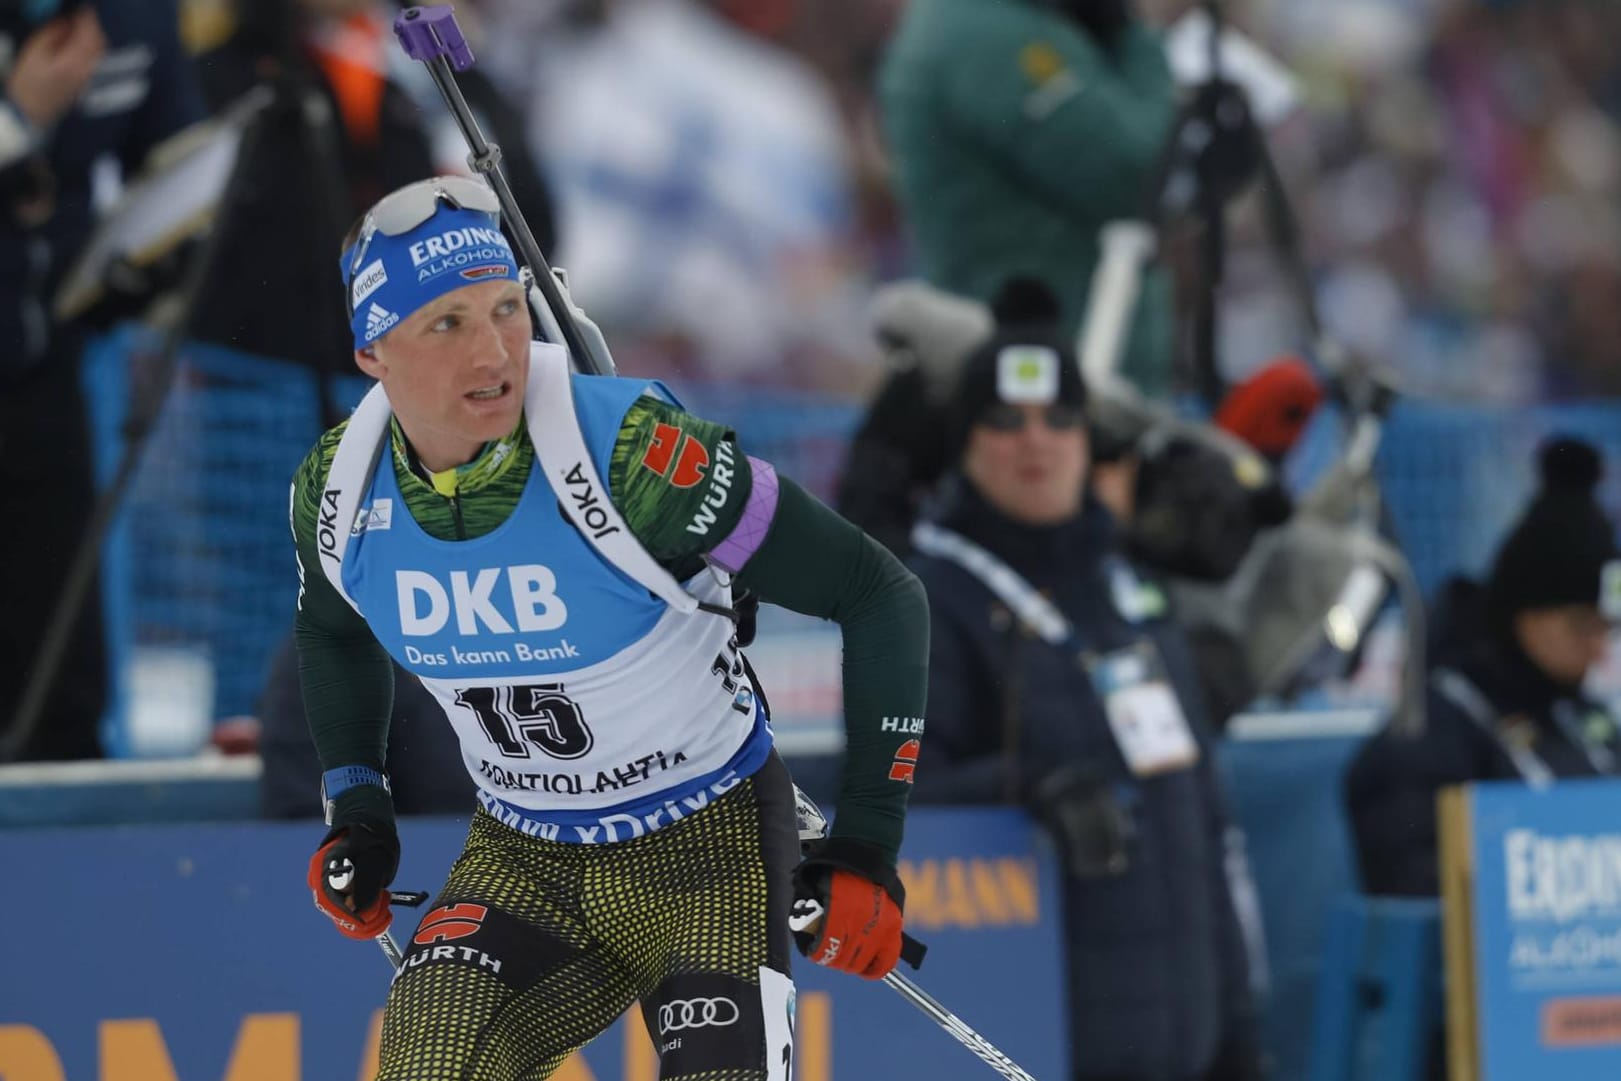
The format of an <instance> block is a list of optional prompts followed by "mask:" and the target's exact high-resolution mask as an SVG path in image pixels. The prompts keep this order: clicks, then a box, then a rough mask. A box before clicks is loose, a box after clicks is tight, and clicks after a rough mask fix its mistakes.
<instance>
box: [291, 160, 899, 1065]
mask: <svg viewBox="0 0 1621 1081" xmlns="http://www.w3.org/2000/svg"><path fill="white" fill-rule="evenodd" d="M501 224H502V223H501V217H500V214H499V211H498V204H497V202H496V200H495V199H494V196H493V195H492V193H491V192H490V191H489V189H488V188H486V187H485V186H484V185H483V184H482V183H481V182H478V181H471V180H461V179H456V178H441V179H437V180H430V181H423V182H420V183H418V184H414V185H411V186H408V187H406V188H403V189H401V190H399V191H397V192H395V193H393V194H391V195H389V196H387V197H386V198H384V199H383V200H382V201H381V202H379V203H378V204H377V205H376V206H375V207H373V208H372V210H371V211H369V212H368V214H367V215H366V217H365V218H364V219H363V220H362V222H361V223H360V224H359V225H358V226H357V227H356V228H355V229H354V230H353V231H352V232H351V234H350V236H349V237H348V238H347V239H346V242H345V245H344V251H343V255H342V262H341V267H342V271H343V280H344V288H345V291H346V297H347V302H348V306H349V311H350V314H351V330H352V332H353V337H354V356H355V363H356V364H357V365H358V366H359V367H360V370H361V371H362V372H364V373H365V374H367V375H369V376H371V377H373V378H374V379H376V380H377V386H376V387H375V388H374V389H373V390H372V391H371V392H370V394H368V396H367V398H366V400H365V401H364V402H362V404H361V405H360V406H359V408H358V409H357V410H356V411H355V413H354V414H353V416H352V417H351V418H350V419H349V420H348V421H346V422H345V423H344V424H340V425H339V426H337V427H336V428H334V429H332V430H331V431H330V432H328V433H326V435H324V436H323V437H322V438H321V440H320V442H319V443H318V444H317V445H316V447H315V449H314V450H312V451H311V453H310V454H309V456H308V457H307V458H306V459H305V461H304V463H303V464H302V466H301V467H300V468H299V470H298V472H297V474H296V476H295V478H294V481H293V487H292V500H291V503H292V520H293V533H294V538H295V541H296V547H297V553H298V562H299V571H300V575H301V581H302V590H301V593H300V599H299V611H298V616H297V643H298V650H299V667H300V674H301V682H302V685H303V692H304V697H305V706H306V710H307V713H308V716H309V723H310V729H311V732H312V735H313V737H314V741H315V745H316V749H317V751H318V753H319V757H320V761H321V767H322V769H323V771H324V772H323V774H322V778H321V781H322V792H323V798H324V800H325V802H326V808H327V822H328V825H329V826H330V830H329V832H328V833H327V834H326V836H325V838H324V839H323V840H322V842H321V845H320V847H319V850H318V851H317V852H316V853H315V854H314V856H313V857H312V858H311V861H310V866H309V876H308V881H309V885H310V887H311V890H312V892H313V893H314V897H315V901H316V904H317V906H318V907H319V908H320V909H321V911H323V912H324V913H325V914H326V915H327V916H329V917H331V918H332V920H333V921H334V922H335V923H336V925H337V926H338V928H339V930H340V931H342V932H343V933H344V934H346V935H349V936H351V937H355V938H370V937H375V936H377V935H379V934H381V933H383V932H384V931H386V930H387V929H388V927H389V924H390V915H389V893H388V886H389V885H390V883H391V882H392V879H393V877H394V874H395V871H396V869H397V864H398V860H399V854H400V842H399V838H398V836H397V833H396V829H395V822H394V814H393V809H392V806H391V801H390V797H389V791H388V778H387V777H386V776H385V775H384V773H383V753H384V746H385V742H386V735H387V722H388V716H389V700H390V694H391V690H392V681H393V675H392V672H393V668H392V664H391V658H392V660H393V661H397V662H398V663H399V664H400V665H401V666H403V667H404V668H405V669H406V670H407V671H409V672H411V673H412V674H414V675H415V676H417V677H418V678H419V679H420V680H421V681H422V683H423V685H424V686H425V687H426V688H427V689H428V690H429V691H430V692H431V693H432V695H433V696H434V698H435V699H437V701H438V704H439V706H440V707H441V708H442V709H443V711H444V713H445V715H446V717H447V718H448V720H449V722H450V724H451V726H452V727H453V728H454V729H455V731H456V734H457V736H458V738H459V741H460V747H461V755H460V761H459V762H446V763H445V768H446V769H465V770H466V771H467V772H468V774H469V775H470V776H471V778H472V780H473V781H474V783H475V785H476V786H477V791H476V799H477V808H476V810H475V812H474V816H473V820H472V824H471V827H470V828H469V831H468V838H467V843H466V847H465V848H464V849H463V851H462V853H461V856H460V858H459V859H458V860H457V861H456V863H455V865H454V867H453V868H452V870H451V873H450V878H449V881H448V882H446V883H445V885H444V887H443V889H442V890H441V891H440V893H439V896H438V897H437V899H436V901H435V902H434V905H433V907H432V909H431V910H430V911H429V912H428V913H427V915H426V916H424V917H423V919H422V922H421V924H420V925H419V926H418V928H417V930H416V931H415V933H414V935H413V936H412V937H411V938H410V940H409V942H408V943H407V944H406V948H405V958H404V965H403V968H402V969H401V972H400V974H399V976H398V978H397V979H396V980H395V981H394V984H393V987H392V989H391V991H390V993H389V998H388V1004H387V1008H386V1012H385V1016H384V1022H383V1032H382V1043H381V1068H380V1072H379V1074H378V1077H379V1078H380V1079H381V1081H451V1079H459V1078H465V1077H480V1078H524V1079H530V1078H543V1077H546V1076H549V1075H550V1074H551V1073H552V1072H553V1071H554V1070H555V1069H556V1068H557V1067H558V1066H559V1065H560V1064H561V1063H562V1062H563V1061H564V1060H565V1059H566V1058H567V1057H568V1055H569V1054H570V1053H572V1052H573V1051H574V1050H575V1049H576V1048H578V1047H580V1046H582V1045H583V1044H585V1043H587V1042H588V1041H589V1040H591V1039H592V1038H593V1037H594V1036H596V1035H597V1034H598V1033H600V1032H601V1031H602V1030H603V1029H605V1028H606V1027H607V1026H608V1025H609V1024H611V1023H612V1022H613V1021H614V1020H615V1019H616V1018H617V1017H618V1016H619V1015H620V1014H621V1013H623V1012H624V1011H625V1010H626V1009H627V1008H629V1007H630V1006H631V1004H632V1003H635V1002H638V1001H639V1002H640V1003H641V1008H642V1012H643V1016H644V1018H645V1019H646V1021H647V1025H648V1029H649V1031H650V1033H651V1034H652V1036H653V1038H654V1040H655V1042H656V1044H657V1048H658V1053H659V1056H660V1062H661V1065H660V1076H661V1077H665V1078H671V1077H678V1076H681V1077H685V1076H698V1075H702V1076H715V1077H719V1076H725V1077H735V1078H740V1079H742V1078H751V1079H752V1078H760V1079H765V1078H778V1077H783V1078H786V1077H787V1072H786V1071H787V1069H788V1065H789V1063H790V1062H791V1055H792V1016H793V1007H792V1002H793V998H792V983H791V980H790V978H789V946H790V942H791V934H792V932H791V931H790V920H789V917H790V911H791V909H793V910H795V911H797V912H799V913H801V914H805V913H806V911H807V905H810V904H814V906H816V907H819V908H820V909H821V911H822V918H821V920H820V922H819V923H812V924H811V926H809V927H805V926H804V925H803V923H802V924H801V926H800V928H799V932H800V933H802V934H803V937H801V938H799V939H798V941H797V942H795V943H794V944H796V945H798V946H799V948H801V949H802V950H805V951H807V953H808V955H809V956H810V957H811V959H812V960H813V961H816V962H818V963H822V964H826V965H830V966H832V967H834V968H838V969H842V970H845V971H849V972H853V973H857V974H859V975H862V976H865V977H867V978H869V979H876V978H879V977H882V976H883V975H884V974H885V973H887V972H888V971H889V970H890V969H891V968H892V967H893V966H894V964H895V962H896V960H897V957H898V955H899V952H900V944H901V927H902V914H901V912H902V904H903V900H904V894H903V890H902V886H901V883H900V881H899V879H898V877H897V875H896V871H895V864H896V857H897V851H898V849H899V846H900V843H901V834H902V826H903V821H904V816H905V811H906V802H907V796H908V794H909V792H910V790H911V782H912V779H913V767H914V765H915V760H916V758H917V749H918V744H919V739H920V737H921V735H922V731H923V720H922V717H923V703H924V699H923V695H924V689H925V684H926V680H927V675H926V670H925V666H926V663H927V654H928V630H929V624H928V611H927V604H926V601H925V599H924V597H923V593H922V590H921V588H920V587H919V585H918V583H917V582H916V580H915V579H914V578H913V577H912V575H910V574H909V573H908V572H907V571H906V570H905V569H904V567H902V566H901V565H900V563H899V562H898V561H896V560H895V559H894V558H893V557H892V556H890V555H889V554H888V553H887V552H886V551H885V550H884V549H883V548H882V547H881V546H879V545H878V544H877V543H875V542H873V541H871V540H869V539H868V538H867V537H866V536H865V535H863V534H862V533H861V532H860V531H859V530H857V529H855V527H853V526H851V525H849V524H848V523H847V522H845V521H844V520H843V519H841V518H839V517H838V516H836V515H835V514H833V513H832V512H831V511H829V510H827V509H826V508H824V507H823V506H822V505H821V504H819V503H818V502H817V501H816V500H815V499H813V498H812V497H811V496H809V495H808V494H806V493H805V492H804V491H803V490H802V489H801V488H800V487H799V486H798V485H796V484H794V483H793V482H792V481H791V480H789V479H787V478H786V477H780V476H778V475H777V473H776V472H775V471H774V470H773V469H772V467H771V466H770V465H769V464H768V463H766V462H763V461H760V460H759V459H756V458H751V457H749V456H748V455H746V454H745V453H744V451H743V450H742V449H741V448H740V447H738V446H737V443H736V440H735V438H734V436H733V433H732V432H730V431H728V430H727V429H725V428H724V427H722V426H720V425H717V424H713V423H710V422H708V421H705V420H702V419H700V418H698V417H695V416H693V415H691V414H690V413H687V412H685V411H683V410H682V409H681V408H680V406H679V404H678V403H677V402H676V401H675V400H674V399H673V397H672V396H671V395H670V394H669V392H668V391H667V390H665V389H664V388H663V387H662V386H660V385H659V384H657V383H650V382H644V381H640V380H632V379H620V378H614V377H604V376H585V375H572V374H571V373H570V371H569V366H568V359H567V356H566V354H565V352H564V350H563V349H562V348H561V347H559V346H555V345H549V344H544V343H536V342H533V341H531V338H532V336H533V335H532V330H533V327H532V324H531V317H530V312H529V308H528V306H527V304H526V297H525V287H524V285H523V283H522V280H521V278H520V275H519V270H518V267H517V265H516V263H515V260H514V257H513V254H512V251H511V249H510V248H509V246H508V244H507V241H506V239H505V237H504V236H503V233H502V229H501ZM744 590H750V591H753V592H754V593H756V594H757V595H758V596H759V597H760V598H761V599H762V600H764V601H767V602H771V603H776V604H780V605H783V606H786V607H789V608H792V609H794V610H796V611H799V612H805V613H810V614H814V615H818V616H822V617H824V618H829V619H834V620H837V621H838V622H839V623H840V624H841V627H842V631H843V637H844V657H845V665H844V703H845V715H846V724H847V740H848V753H847V763H846V766H845V771H844V777H843V782H842V788H841V792H840V795H839V800H838V815H837V818H836V820H835V822H834V824H833V827H832V831H831V834H830V836H829V837H828V838H827V839H826V840H825V841H822V842H819V843H817V844H815V845H813V846H812V847H811V848H810V850H809V854H808V855H807V856H806V857H805V859H804V860H803V862H800V840H799V837H798V834H797V831H796V825H795V811H794V790H793V785H792V782H791V780H790V779H789V777H788V773H787V770H786V768H785V767H784V765H783V764H782V762H781V761H780V759H779V758H778V757H777V756H776V754H775V753H774V752H773V750H772V736H771V729H770V726H769V723H768V707H767V705H766V702H765V699H764V697H763V695H762V694H761V689H760V687H759V686H758V685H757V683H756V681H755V679H754V676H753V673H752V672H751V671H750V669H749V666H748V662H747V660H746V659H745V658H744V656H743V655H742V653H741V651H740V648H739V643H738V637H737V631H736V627H735V625H734V617H735V612H734V608H733V605H734V599H735V597H736V596H737V595H738V594H739V593H740V592H742V591H744ZM312 780H313V779H312ZM796 864H797V866H796ZM810 911H814V909H811V910H810ZM697 1017H703V1018H712V1020H711V1021H710V1023H707V1024H700V1023H697V1021H696V1020H695V1018H697Z"/></svg>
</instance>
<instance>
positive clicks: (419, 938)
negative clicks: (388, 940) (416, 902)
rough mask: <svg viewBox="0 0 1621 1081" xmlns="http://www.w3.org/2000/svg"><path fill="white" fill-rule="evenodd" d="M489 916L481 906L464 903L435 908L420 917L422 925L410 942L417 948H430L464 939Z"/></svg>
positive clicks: (487, 910)
mask: <svg viewBox="0 0 1621 1081" xmlns="http://www.w3.org/2000/svg"><path fill="white" fill-rule="evenodd" d="M489 914H490V910H489V909H487V908H485V907H484V906H483V905H474V904H466V903H464V904H459V905H445V906H443V907H441V908H436V909H434V910H433V911H432V912H430V913H428V914H427V915H426V916H424V917H422V924H421V926H419V927H418V928H417V933H416V937H415V938H413V939H412V940H411V941H412V942H415V943H416V944H417V945H418V946H431V945H433V944H434V943H435V942H451V941H454V940H455V939H458V938H466V937H467V936H468V935H470V934H473V933H474V932H475V931H477V930H478V929H479V928H481V927H483V926H484V917H485V916H488V915H489Z"/></svg>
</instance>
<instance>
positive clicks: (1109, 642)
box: [912, 282, 1261, 1081]
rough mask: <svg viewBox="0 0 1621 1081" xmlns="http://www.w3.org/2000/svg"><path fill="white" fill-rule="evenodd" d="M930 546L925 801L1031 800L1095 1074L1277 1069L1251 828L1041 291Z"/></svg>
mask: <svg viewBox="0 0 1621 1081" xmlns="http://www.w3.org/2000/svg"><path fill="white" fill-rule="evenodd" d="M995 308H996V315H997V320H996V322H997V330H996V331H995V332H994V333H993V334H992V336H991V337H990V339H989V340H988V341H987V343H986V344H985V345H983V346H982V347H981V348H980V349H979V350H978V351H976V353H975V354H974V355H973V356H972V357H971V358H970V359H969V360H968V362H967V364H966V366H965V368H964V370H963V373H962V375H961V376H960V381H959V383H958V384H957V386H956V389H955V394H954V398H953V404H952V416H953V424H952V443H953V448H954V460H955V462H956V463H957V466H956V469H955V472H954V473H953V474H951V475H950V476H949V477H948V481H947V487H946V490H945V492H944V493H943V495H942V498H941V501H940V503H939V505H938V506H937V507H936V508H935V511H934V513H933V514H932V515H929V516H927V517H926V519H925V521H924V522H923V523H922V524H921V525H920V526H919V527H918V528H917V530H916V531H915V532H914V535H913V543H914V546H915V552H916V554H915V556H914V557H913V561H912V567H913V569H914V570H915V571H916V573H917V575H918V577H919V578H920V579H921V580H922V581H923V584H924V587H925V588H926V589H927V590H928V594H929V602H930V612H931V618H932V635H933V638H932V641H933V646H932V650H931V656H930V661H929V734H928V739H926V740H925V741H924V749H923V752H922V754H923V761H922V762H920V764H919V766H918V771H917V791H916V798H918V799H931V800H934V801H939V802H953V803H1013V804H1020V805H1024V806H1027V807H1029V808H1030V809H1031V810H1032V811H1033V812H1034V813H1035V815H1036V816H1037V818H1038V819H1039V820H1040V821H1042V822H1043V824H1045V825H1046V826H1047V828H1048V829H1049V830H1050V831H1051V833H1052V834H1053V837H1054V840H1055V841H1056V843H1057V845H1058V847H1059V851H1060V853H1061V854H1062V857H1063V862H1064V865H1065V889H1064V901H1063V905H1064V922H1065V927H1066V935H1067V939H1068V945H1069V949H1068V965H1069V979H1068V989H1069V1011H1070V1018H1071V1021H1070V1031H1069V1037H1070V1042H1071V1046H1072V1048H1073V1053H1072V1060H1073V1066H1074V1068H1073V1076H1074V1077H1075V1078H1076V1079H1077V1081H1104V1079H1107V1081H1229V1079H1237V1078H1253V1077H1258V1076H1261V1061H1260V1060H1261V1056H1260V1053H1259V1048H1258V1044H1257V1039H1256V1029H1255V1014H1254V1010H1253V997H1252V993H1251V988H1250V975H1249V971H1250V970H1249V963H1248V956H1247V952H1246V949H1245V936H1244V933H1243V930H1242V928H1241V926H1240V923H1239V919H1238V915H1237V909H1236V907H1235V904H1234V900H1233V890H1232V888H1231V886H1230V884H1229V879H1228V874H1227V860H1226V853H1227V845H1228V820H1227V815H1226V812H1225V810H1224V806H1223V798H1222V793H1221V791H1220V785H1219V783H1218V781H1217V777H1216V772H1215V769H1214V764H1213V762H1212V748H1211V739H1210V735H1209V728H1208V724H1207V718H1206V716H1205V710H1204V706H1203V703H1202V701H1201V698H1200V693H1199V688H1198V681H1197V677H1196V675H1195V672H1194V668H1193V664H1192V660H1191V655H1190V653H1189V650H1188V647H1187V644H1186V642H1185V641H1184V639H1183V637H1182V635H1181V633H1180V632H1179V631H1178V630H1177V628H1176V626H1175V625H1174V624H1173V623H1172V622H1170V620H1169V619H1168V613H1167V611H1166V599H1165V595H1164V593H1162V592H1161V590H1160V589H1159V587H1158V586H1157V585H1156V584H1155V583H1153V582H1152V581H1150V580H1148V579H1146V578H1144V577H1143V576H1141V575H1140V574H1139V573H1138V572H1137V570H1136V569H1135V568H1134V567H1133V566H1132V565H1131V563H1130V562H1128V560H1127V559H1126V558H1125V557H1124V556H1123V555H1122V554H1121V550H1120V548H1119V544H1118V541H1117V536H1116V532H1115V525H1114V522H1113V521H1112V519H1111V518H1110V516H1109V513H1108V511H1107V510H1105V509H1104V507H1103V506H1102V504H1100V503H1099V502H1097V500H1096V499H1095V498H1092V497H1090V496H1089V495H1088V494H1087V490H1088V483H1087V481H1088V477H1087V474H1088V471H1089V464H1090V463H1089V453H1088V442H1087V433H1086V429H1085V427H1084V424H1083V413H1084V406H1085V400H1086V389H1085V387H1084V385H1083V384H1082V381H1081V377H1080V373H1079V369H1078V367H1077V365H1076V363H1075V358H1074V356H1073V354H1072V353H1071V352H1070V350H1069V349H1068V348H1067V346H1066V345H1065V344H1064V340H1063V339H1062V338H1060V336H1059V334H1058V332H1057V327H1056V323H1057V314H1058V313H1057V306H1056V303H1055V302H1053V300H1052V299H1051V297H1050V296H1049V295H1046V294H1045V291H1044V290H1042V289H1041V288H1040V287H1038V286H1033V285H1030V284H1029V283H1024V282H1020V283H1018V284H1016V285H1011V286H1009V287H1008V288H1007V289H1005V290H1004V291H1003V293H1002V294H1001V296H1000V297H999V298H998V301H997V303H996V305H995Z"/></svg>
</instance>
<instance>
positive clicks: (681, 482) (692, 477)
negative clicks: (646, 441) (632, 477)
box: [642, 424, 709, 488]
mask: <svg viewBox="0 0 1621 1081" xmlns="http://www.w3.org/2000/svg"><path fill="white" fill-rule="evenodd" d="M642 465H644V466H646V467H647V468H648V469H651V470H652V471H653V472H655V473H657V474H658V475H659V476H661V477H663V478H665V479H666V480H668V481H669V482H670V483H671V484H673V485H674V486H675V487H677V488H691V487H692V486H693V485H695V484H697V483H698V482H699V481H701V480H703V479H704V470H706V469H708V468H709V451H708V450H706V449H705V448H704V445H703V443H701V442H699V441H698V440H697V439H695V438H693V437H692V436H690V435H688V434H687V433H685V432H683V431H682V430H681V429H680V428H677V427H676V426H675V425H673V424H660V425H658V426H657V427H655V428H654V429H653V444H652V446H650V447H648V448H647V453H646V454H644V455H642ZM672 467H673V468H672Z"/></svg>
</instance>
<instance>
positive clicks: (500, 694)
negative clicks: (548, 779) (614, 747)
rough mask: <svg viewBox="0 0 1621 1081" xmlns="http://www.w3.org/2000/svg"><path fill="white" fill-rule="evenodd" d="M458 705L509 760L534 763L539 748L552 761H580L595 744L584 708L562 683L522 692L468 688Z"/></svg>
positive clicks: (527, 686)
mask: <svg viewBox="0 0 1621 1081" xmlns="http://www.w3.org/2000/svg"><path fill="white" fill-rule="evenodd" d="M456 704H457V705H461V706H466V707H467V708H468V709H470V710H472V711H473V715H474V716H475V717H477V718H478V723H479V726H480V727H481V728H482V729H483V730H484V734H485V735H486V736H488V737H489V740H490V742H491V743H493V744H494V745H495V746H496V748H497V749H498V750H499V751H500V752H501V753H502V754H503V755H505V756H506V757H507V758H529V757H531V756H532V755H531V751H530V748H531V747H538V748H540V750H541V751H543V752H544V753H546V754H547V755H549V756H551V757H552V758H561V759H573V758H580V757H582V756H583V755H585V754H586V753H587V752H589V751H590V750H591V745H592V743H593V742H595V741H594V739H593V737H592V735H591V729H590V728H588V727H587V726H586V723H585V715H584V714H583V713H582V712H581V711H580V707H579V704H578V703H576V702H575V701H574V700H573V699H572V698H570V697H568V695H566V694H564V693H563V685H562V684H561V683H529V684H524V685H521V686H517V687H468V688H466V689H465V690H460V691H457V692H456Z"/></svg>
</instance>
